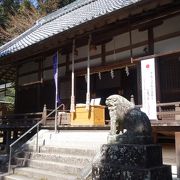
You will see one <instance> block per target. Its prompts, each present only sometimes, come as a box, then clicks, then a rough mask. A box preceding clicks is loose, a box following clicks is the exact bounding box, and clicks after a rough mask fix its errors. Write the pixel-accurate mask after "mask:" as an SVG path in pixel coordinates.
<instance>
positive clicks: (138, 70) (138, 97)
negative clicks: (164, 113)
mask: <svg viewBox="0 0 180 180" xmlns="http://www.w3.org/2000/svg"><path fill="white" fill-rule="evenodd" d="M136 67H137V100H138V102H137V104H142V85H141V62H138V63H137V66H136Z"/></svg>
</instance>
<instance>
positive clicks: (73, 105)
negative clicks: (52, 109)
mask: <svg viewBox="0 0 180 180" xmlns="http://www.w3.org/2000/svg"><path fill="white" fill-rule="evenodd" d="M74 53H75V40H73V46H72V75H71V106H70V112H75V96H74Z"/></svg>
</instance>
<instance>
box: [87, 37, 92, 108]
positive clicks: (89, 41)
mask: <svg viewBox="0 0 180 180" xmlns="http://www.w3.org/2000/svg"><path fill="white" fill-rule="evenodd" d="M90 45H91V35H89V40H88V52H87V53H88V54H87V93H86V110H88V111H89V108H90Z"/></svg>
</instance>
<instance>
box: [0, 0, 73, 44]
mask: <svg viewBox="0 0 180 180" xmlns="http://www.w3.org/2000/svg"><path fill="white" fill-rule="evenodd" d="M73 1H75V0H38V2H39V7H38V8H37V9H36V8H35V7H34V6H33V5H32V4H31V3H30V1H29V0H24V1H23V2H22V3H21V4H20V3H19V0H3V1H2V2H1V4H0V45H1V44H4V43H6V42H7V41H10V40H11V39H13V38H15V37H17V36H18V35H19V34H21V33H23V32H24V31H26V30H27V29H29V28H30V27H32V26H33V24H34V23H35V22H36V21H37V20H38V19H39V18H41V17H43V16H46V15H47V14H49V13H51V12H53V11H55V10H57V9H59V8H61V7H63V6H65V5H67V4H69V3H71V2H73Z"/></svg>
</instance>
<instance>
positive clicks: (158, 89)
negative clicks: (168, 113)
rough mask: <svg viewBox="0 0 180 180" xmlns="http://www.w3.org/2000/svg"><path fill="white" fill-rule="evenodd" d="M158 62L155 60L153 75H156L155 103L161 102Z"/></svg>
mask: <svg viewBox="0 0 180 180" xmlns="http://www.w3.org/2000/svg"><path fill="white" fill-rule="evenodd" d="M159 71H160V68H159V61H158V60H157V59H156V60H155V75H156V101H157V102H161V91H160V77H159Z"/></svg>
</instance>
